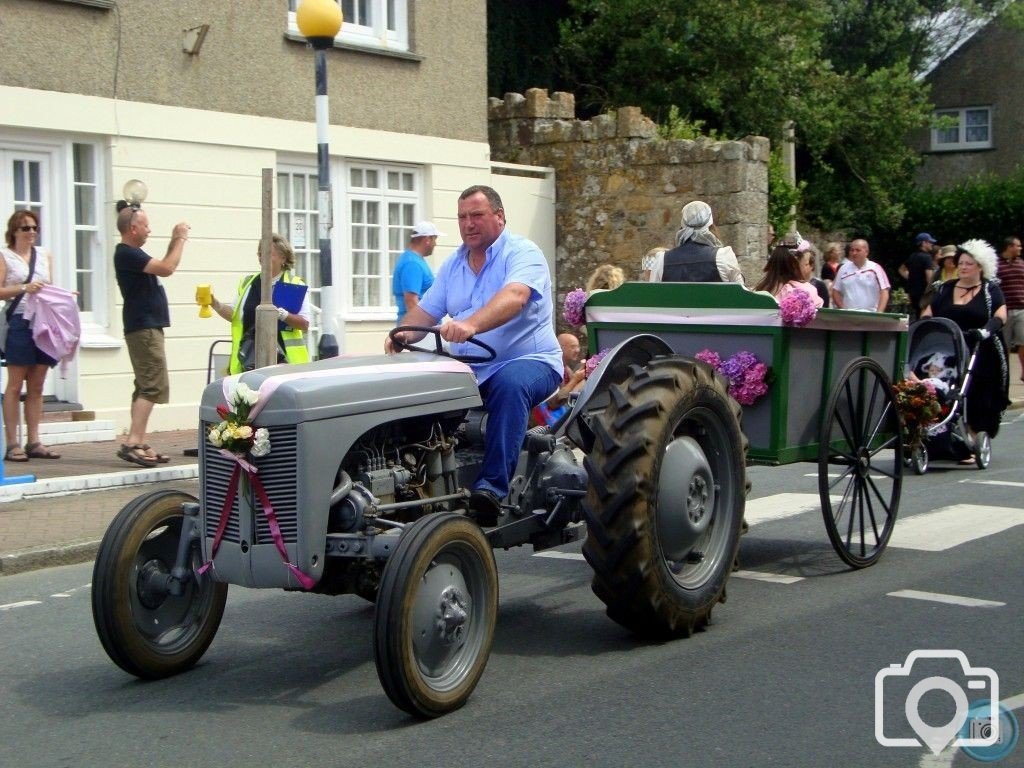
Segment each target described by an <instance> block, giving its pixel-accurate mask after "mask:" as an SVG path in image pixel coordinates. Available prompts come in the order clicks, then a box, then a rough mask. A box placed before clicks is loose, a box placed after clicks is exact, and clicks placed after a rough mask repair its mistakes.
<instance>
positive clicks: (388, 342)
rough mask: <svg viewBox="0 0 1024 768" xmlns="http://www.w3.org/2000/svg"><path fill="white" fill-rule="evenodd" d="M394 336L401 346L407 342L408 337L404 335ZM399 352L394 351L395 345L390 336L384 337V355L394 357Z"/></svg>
mask: <svg viewBox="0 0 1024 768" xmlns="http://www.w3.org/2000/svg"><path fill="white" fill-rule="evenodd" d="M395 336H396V337H397V338H398V341H399V342H401V343H403V344H404V343H406V342H407V341H408V337H407V336H406V334H404V333H396V334H395ZM401 351H402V350H401V349H395V344H394V342H393V341H392V339H391V336H386V337H385V338H384V354H386V355H395V354H398V353H399V352H401Z"/></svg>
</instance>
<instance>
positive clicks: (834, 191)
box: [488, 0, 1024, 232]
mask: <svg viewBox="0 0 1024 768" xmlns="http://www.w3.org/2000/svg"><path fill="white" fill-rule="evenodd" d="M1008 3H1009V5H1010V8H1009V10H1007V4H1008ZM1022 5H1024V3H1021V1H1020V0H870V2H854V1H853V0H715V2H709V3H695V2H692V0H691V1H687V0H488V11H489V22H488V23H489V28H490V29H491V31H492V38H491V46H490V51H491V73H490V77H489V82H490V86H491V93H492V95H498V96H500V95H501V93H502V90H501V88H500V87H499V86H498V83H499V82H500V83H501V85H502V86H503V87H504V89H505V90H508V89H512V90H524V89H525V88H527V87H532V86H541V87H548V88H565V89H567V90H571V91H572V92H574V93H575V95H576V102H577V107H578V111H579V113H580V115H581V116H584V117H586V116H591V115H594V114H598V113H600V112H603V111H606V110H608V109H612V108H616V107H620V106H628V105H636V106H640V107H642V108H643V110H644V112H645V113H646V114H648V115H649V116H651V117H652V118H653V119H655V120H656V121H658V122H659V123H662V125H663V127H664V128H665V130H664V131H663V133H665V132H666V131H667V134H665V135H672V134H673V133H678V132H679V131H683V132H685V133H687V134H689V133H690V132H692V131H693V130H694V129H695V127H696V128H697V129H701V128H703V130H704V131H705V133H713V134H716V135H722V136H731V137H742V136H744V135H747V134H758V135H762V136H768V137H769V138H770V139H772V141H773V144H776V145H777V144H778V141H779V139H780V138H781V131H782V125H783V123H784V122H785V121H786V120H793V121H794V122H795V123H796V132H797V146H798V156H797V163H798V177H799V178H800V179H801V180H802V181H803V182H805V184H801V187H803V188H804V191H803V195H802V201H801V206H800V211H801V216H802V217H803V218H805V219H809V220H810V221H811V222H812V223H814V224H817V225H819V226H823V227H827V228H834V227H856V228H858V229H859V230H860V231H865V232H870V231H872V230H873V229H879V228H882V229H885V228H892V227H894V226H898V222H899V221H900V220H901V219H902V217H903V216H904V215H905V210H906V204H905V199H906V196H907V195H908V194H909V193H910V190H911V188H912V186H911V185H912V178H913V173H914V169H915V167H916V165H917V162H918V158H917V156H916V154H915V153H914V152H913V151H912V150H911V149H909V147H908V145H907V136H908V134H909V133H910V132H912V131H913V130H915V129H918V128H921V127H923V126H925V125H927V124H928V121H929V119H930V116H931V106H930V103H929V99H928V88H927V85H926V84H925V82H924V80H923V79H922V78H921V76H920V75H921V73H922V72H923V71H924V70H925V69H927V67H929V66H930V65H931V64H932V63H934V61H935V59H936V57H937V56H938V55H939V54H941V53H942V52H943V51H944V50H946V49H947V48H948V47H949V45H950V44H952V43H953V42H954V41H956V40H958V39H960V38H962V37H963V36H964V35H965V34H967V33H969V32H970V31H972V29H973V28H976V27H977V25H978V24H979V23H980V22H981V21H984V20H985V19H986V18H988V16H990V15H991V14H992V13H994V12H996V11H1003V12H1004V15H1005V16H1007V17H1010V16H1012V13H1013V12H1014V11H1016V10H1018V9H1019V8H1020V6H1022ZM1020 15H1024V13H1022V14H1020ZM554 26H557V27H558V35H557V43H555V42H553V41H554V40H555V39H556V37H555V36H553V34H552V32H551V30H552V29H553V27H554ZM496 41H497V43H496ZM672 126H675V127H674V128H673V127H672ZM781 189H782V187H781V186H779V185H775V190H776V191H778V190H781ZM787 194H791V192H787ZM787 199H788V198H787ZM781 206H782V203H779V209H780V210H781Z"/></svg>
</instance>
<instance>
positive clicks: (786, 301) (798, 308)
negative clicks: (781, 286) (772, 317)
mask: <svg viewBox="0 0 1024 768" xmlns="http://www.w3.org/2000/svg"><path fill="white" fill-rule="evenodd" d="M779 314H780V315H782V322H783V324H784V325H792V326H796V327H797V328H799V327H801V326H804V325H807V324H808V323H809V322H811V320H813V319H814V318H815V316H816V315H817V314H818V310H817V308H816V307H815V306H814V301H813V300H812V299H811V297H810V296H808V295H807V294H806V293H804V292H803V291H790V292H789V293H788V294H786V296H785V297H784V298H783V299H782V301H780V302H779Z"/></svg>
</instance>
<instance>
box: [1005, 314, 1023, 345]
mask: <svg viewBox="0 0 1024 768" xmlns="http://www.w3.org/2000/svg"><path fill="white" fill-rule="evenodd" d="M1004 333H1005V335H1006V343H1007V344H1009V345H1010V346H1011V347H1024V309H1011V310H1009V311H1008V312H1007V313H1006V329H1005V331H1004Z"/></svg>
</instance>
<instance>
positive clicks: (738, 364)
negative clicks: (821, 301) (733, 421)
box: [694, 307, 813, 405]
mask: <svg viewBox="0 0 1024 768" xmlns="http://www.w3.org/2000/svg"><path fill="white" fill-rule="evenodd" d="M812 309H813V307H812ZM694 357H695V358H696V359H697V360H700V361H701V362H702V363H707V364H708V365H710V366H711V367H712V368H714V369H715V370H716V371H717V372H718V373H720V374H722V375H723V376H725V378H727V379H728V380H729V396H730V397H732V398H733V399H734V400H735V401H736V402H737V403H739V404H740V405H753V404H754V403H756V402H757V401H758V400H760V399H761V398H762V397H764V395H765V394H767V393H768V381H767V379H768V366H767V365H765V364H764V363H762V362H760V361H759V360H758V359H757V357H755V356H754V355H753V354H752V353H750V352H737V353H736V354H735V355H733V356H732V357H730V358H729V359H727V360H725V361H724V362H723V360H722V358H721V356H720V355H719V354H718V353H717V352H712V351H711V350H710V349H702V350H701V351H700V352H698V353H697V354H696V355H694Z"/></svg>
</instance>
